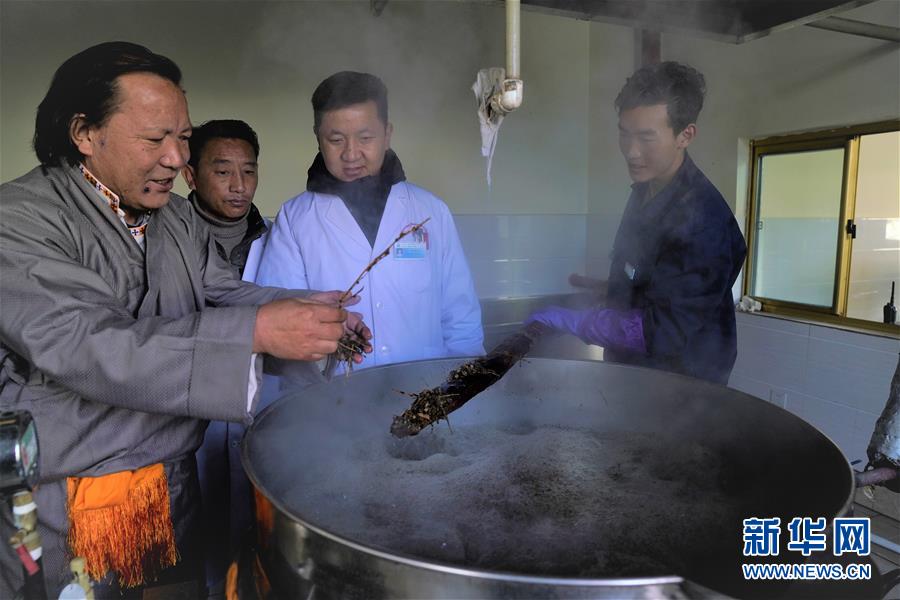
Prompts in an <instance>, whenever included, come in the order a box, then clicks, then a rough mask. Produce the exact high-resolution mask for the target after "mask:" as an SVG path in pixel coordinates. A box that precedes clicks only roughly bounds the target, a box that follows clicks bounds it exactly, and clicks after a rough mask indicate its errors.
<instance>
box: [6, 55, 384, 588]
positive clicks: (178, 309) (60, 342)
mask: <svg viewBox="0 0 900 600" xmlns="http://www.w3.org/2000/svg"><path fill="white" fill-rule="evenodd" d="M180 80H181V72H180V70H179V69H178V67H177V66H176V65H175V64H174V63H173V62H172V61H171V60H169V59H168V58H165V57H163V56H159V55H156V54H154V53H152V52H150V51H149V50H147V49H146V48H143V47H141V46H138V45H135V44H129V43H124V42H110V43H104V44H100V45H98V46H94V47H92V48H89V49H87V50H85V51H83V52H80V53H79V54H76V55H75V56H73V57H72V58H70V59H69V60H67V61H66V62H65V63H63V65H62V66H61V67H60V68H59V69H58V70H57V72H56V74H55V76H54V78H53V81H52V83H51V86H50V89H49V91H48V92H47V95H46V97H45V98H44V100H43V101H42V102H41V104H40V106H39V108H38V113H37V119H36V127H35V136H34V148H35V152H36V154H37V157H38V159H39V160H40V163H41V165H40V166H39V167H37V168H35V169H34V170H32V171H31V172H29V173H28V174H26V175H24V176H22V177H20V178H19V179H16V180H14V181H11V182H9V183H6V184H4V185H2V186H0V306H2V309H0V408H2V409H21V410H28V411H30V412H31V414H32V416H33V417H34V420H35V423H36V426H37V430H38V435H39V437H40V443H41V448H40V450H41V457H40V468H41V481H40V485H39V487H38V488H37V489H36V492H35V501H36V503H37V506H38V515H39V519H40V521H39V532H40V534H41V536H42V538H43V567H44V581H45V583H46V589H47V593H48V595H49V596H50V597H52V598H56V597H57V596H58V594H59V591H60V589H61V588H62V587H63V585H64V584H65V583H66V582H67V581H68V580H69V579H70V576H69V575H68V568H67V559H69V558H71V557H73V556H85V557H86V559H87V568H88V571H89V572H90V573H91V575H92V577H94V578H95V579H97V580H99V582H98V587H97V588H96V591H97V592H98V595H99V596H103V595H105V594H107V593H115V592H116V591H117V588H119V587H121V588H138V587H139V586H142V585H147V584H151V582H154V583H155V584H157V585H158V584H171V583H175V582H184V581H193V582H197V585H198V586H200V585H201V584H199V582H200V581H201V579H202V575H201V572H200V570H201V568H202V552H201V551H200V550H199V546H198V540H197V536H196V531H197V525H198V503H197V473H196V464H195V460H194V452H195V450H196V449H197V447H198V446H199V445H200V443H201V441H202V439H203V431H204V428H205V427H206V422H207V421H206V420H207V419H219V420H229V421H240V422H244V423H248V422H249V421H250V420H251V415H252V414H253V410H254V407H255V404H256V402H257V396H258V394H257V389H258V385H259V377H260V374H261V368H262V367H261V364H260V363H261V359H260V355H262V354H269V355H272V356H276V357H279V358H284V359H297V360H320V359H322V358H323V357H325V356H326V355H328V354H329V353H331V352H334V351H335V349H336V348H337V340H338V339H339V338H340V336H341V335H342V334H343V333H344V331H345V330H346V328H347V327H353V328H357V327H358V328H363V327H364V326H362V324H361V323H360V322H359V320H358V317H356V316H354V315H352V314H351V315H350V316H349V317H348V314H347V313H346V311H343V310H341V309H339V308H336V307H334V306H328V305H326V304H323V303H321V302H316V300H321V301H323V302H327V301H330V300H333V299H334V298H335V294H334V293H325V294H319V295H316V294H311V293H310V292H301V291H296V290H294V291H290V290H280V289H275V288H261V287H257V286H255V285H253V284H248V283H243V282H240V281H238V280H236V279H235V278H234V277H233V276H232V273H231V272H230V270H229V267H228V264H227V263H226V262H225V261H223V260H222V259H221V257H220V256H219V255H218V253H217V252H216V250H215V247H214V245H213V243H212V242H211V240H210V236H209V230H208V229H207V227H206V226H204V225H201V222H200V221H199V220H198V217H197V215H196V214H195V213H194V212H193V211H191V210H190V207H189V206H188V204H187V202H186V201H185V200H184V199H183V198H180V197H178V196H176V195H174V194H171V189H172V186H173V183H174V181H175V178H176V176H177V175H178V174H179V172H180V171H181V169H182V168H183V167H184V166H185V164H186V162H187V159H188V138H189V136H190V134H191V125H190V120H189V116H188V110H187V101H186V99H185V95H184V92H183V90H182V89H181V87H180ZM304 297H309V298H311V299H309V298H307V299H303V298H304ZM363 331H365V333H366V335H368V330H365V329H363ZM357 359H358V360H361V357H357ZM0 512H2V515H0V517H2V523H0V528H2V530H0V535H2V536H3V538H4V539H6V538H8V537H9V535H10V534H11V533H12V532H13V531H14V526H13V524H12V517H11V515H10V509H9V507H8V506H5V507H2V509H0ZM23 577H24V576H23V571H22V566H21V564H20V562H19V559H18V557H17V555H16V554H15V553H14V552H13V551H12V550H11V549H7V550H6V551H0V597H4V598H6V597H12V596H13V595H14V594H15V593H16V591H17V590H19V589H21V587H22V582H23Z"/></svg>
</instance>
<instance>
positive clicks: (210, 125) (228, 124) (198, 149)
mask: <svg viewBox="0 0 900 600" xmlns="http://www.w3.org/2000/svg"><path fill="white" fill-rule="evenodd" d="M219 138H222V139H226V140H244V141H245V142H247V143H248V144H250V146H251V147H252V148H253V155H254V156H255V157H256V158H259V138H257V137H256V132H255V131H253V128H252V127H250V126H249V125H247V123H245V122H244V121H240V120H238V119H217V120H213V121H207V122H206V123H204V124H203V125H200V126H199V127H194V130H193V133H191V139H190V140H189V141H188V143H189V144H190V147H191V158H190V160H188V164H189V165H191V166H192V167H194V168H195V169H196V168H197V165H198V164H200V156H201V155H202V153H203V148H204V147H206V144H207V143H208V142H209V141H210V140H215V139H219Z"/></svg>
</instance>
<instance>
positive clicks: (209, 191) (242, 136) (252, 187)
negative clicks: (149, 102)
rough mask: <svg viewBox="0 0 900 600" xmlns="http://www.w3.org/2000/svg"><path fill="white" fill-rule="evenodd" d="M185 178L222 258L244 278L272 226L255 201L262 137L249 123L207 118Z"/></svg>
mask: <svg viewBox="0 0 900 600" xmlns="http://www.w3.org/2000/svg"><path fill="white" fill-rule="evenodd" d="M189 143H190V148H191V157H190V159H189V160H188V164H187V166H186V167H185V168H184V171H183V174H184V180H185V181H186V182H187V184H188V187H189V188H191V190H192V191H191V194H190V196H188V200H190V202H191V206H192V207H193V208H194V210H195V211H196V212H197V214H198V215H199V216H200V217H201V218H202V219H203V220H204V221H206V224H207V225H208V226H209V230H210V233H212V236H213V240H214V241H215V245H216V250H217V251H218V253H219V256H221V257H222V258H224V259H225V260H226V261H228V263H229V264H230V265H231V268H232V270H233V271H234V273H235V275H236V276H237V277H238V278H240V277H241V276H242V275H243V273H244V268H245V267H246V265H247V257H248V255H249V254H250V248H251V246H252V245H253V243H254V242H255V241H256V240H258V239H260V238H261V237H262V236H263V234H265V233H266V231H267V229H268V226H267V225H266V222H265V221H264V220H263V218H262V216H260V214H259V210H257V208H256V205H254V204H253V196H254V195H255V194H256V185H257V183H258V182H259V163H258V160H259V139H258V138H257V136H256V132H255V131H253V129H252V128H251V127H250V126H249V125H248V124H247V123H245V122H243V121H238V120H216V121H207V122H206V123H204V124H203V125H201V126H199V127H195V128H194V131H193V134H192V135H191V139H190V140H189Z"/></svg>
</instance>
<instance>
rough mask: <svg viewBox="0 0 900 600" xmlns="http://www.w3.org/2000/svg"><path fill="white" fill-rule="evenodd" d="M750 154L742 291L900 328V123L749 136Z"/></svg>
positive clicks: (796, 311)
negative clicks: (895, 316) (899, 310)
mask: <svg viewBox="0 0 900 600" xmlns="http://www.w3.org/2000/svg"><path fill="white" fill-rule="evenodd" d="M751 156H752V168H751V180H750V205H749V211H748V227H747V234H748V235H747V237H748V240H747V241H748V247H749V251H748V252H747V269H746V271H745V272H746V273H747V277H745V279H744V293H745V294H747V295H749V296H752V297H754V298H756V299H757V300H759V301H760V302H761V303H762V305H763V310H764V311H767V312H772V313H780V314H784V315H789V316H798V317H803V318H807V319H812V320H820V321H825V322H829V323H836V324H843V325H847V326H852V327H859V328H863V329H871V330H877V331H883V332H887V333H894V334H898V333H900V319H898V321H897V322H895V323H890V322H886V321H890V320H891V317H890V315H891V314H896V313H895V312H894V313H892V312H891V306H892V304H893V305H895V306H896V305H898V304H900V120H897V121H885V122H880V123H872V124H868V125H860V126H856V127H847V128H843V129H832V130H827V131H818V132H813V133H805V134H796V135H785V136H778V137H771V138H766V139H761V140H754V141H753V142H752V144H751ZM892 285H896V286H897V290H896V295H895V297H894V298H892ZM894 310H896V308H895V309H894Z"/></svg>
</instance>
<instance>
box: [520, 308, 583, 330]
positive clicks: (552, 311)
mask: <svg viewBox="0 0 900 600" xmlns="http://www.w3.org/2000/svg"><path fill="white" fill-rule="evenodd" d="M589 312H590V311H589V310H570V309H568V308H563V307H561V306H548V307H546V308H542V309H540V310H536V311H534V312H533V313H531V315H530V316H529V317H528V318H527V319H525V325H528V324H529V323H534V322H538V323H543V324H544V325H546V326H547V327H550V328H551V329H555V330H557V331H561V332H564V333H571V334H573V335H578V334H577V333H575V332H576V331H578V327H579V326H580V325H581V321H582V320H583V319H584V317H585V315H586V314H587V313H589Z"/></svg>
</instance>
